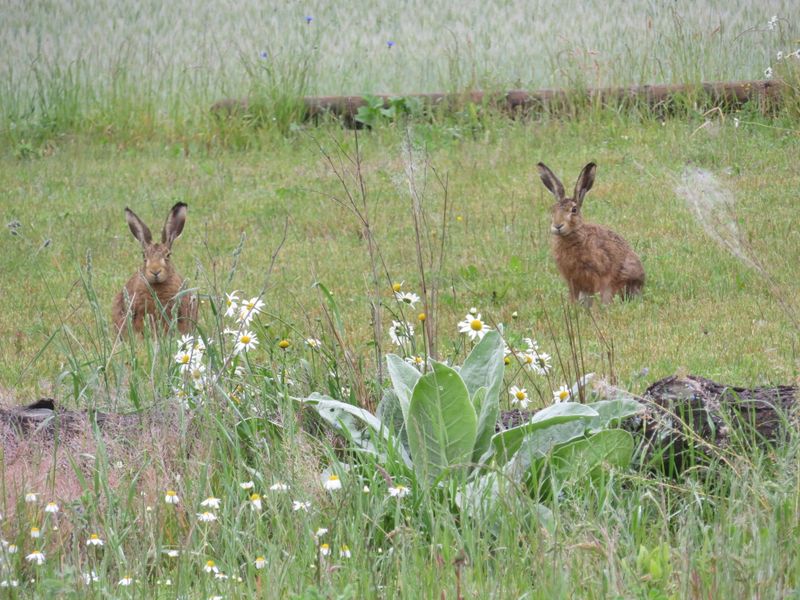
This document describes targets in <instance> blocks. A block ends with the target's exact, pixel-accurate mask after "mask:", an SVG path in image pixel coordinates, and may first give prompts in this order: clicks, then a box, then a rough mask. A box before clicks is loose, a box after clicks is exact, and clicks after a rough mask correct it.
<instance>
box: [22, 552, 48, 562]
mask: <svg viewBox="0 0 800 600" xmlns="http://www.w3.org/2000/svg"><path fill="white" fill-rule="evenodd" d="M25 560H27V561H28V562H30V563H36V564H37V565H42V564H44V552H42V551H41V550H34V551H33V552H31V553H30V554H28V556H26V557H25Z"/></svg>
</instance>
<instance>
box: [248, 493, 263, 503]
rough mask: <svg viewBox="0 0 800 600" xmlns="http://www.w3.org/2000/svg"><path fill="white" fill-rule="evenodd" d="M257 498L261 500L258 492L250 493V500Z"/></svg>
mask: <svg viewBox="0 0 800 600" xmlns="http://www.w3.org/2000/svg"><path fill="white" fill-rule="evenodd" d="M257 500H261V496H259V495H258V494H252V495H251V496H250V502H255V501H257Z"/></svg>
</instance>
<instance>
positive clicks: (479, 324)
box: [469, 319, 483, 331]
mask: <svg viewBox="0 0 800 600" xmlns="http://www.w3.org/2000/svg"><path fill="white" fill-rule="evenodd" d="M469 326H470V327H471V328H472V330H473V331H480V330H481V329H483V321H481V320H480V319H472V321H470V324H469Z"/></svg>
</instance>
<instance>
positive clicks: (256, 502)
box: [250, 494, 261, 510]
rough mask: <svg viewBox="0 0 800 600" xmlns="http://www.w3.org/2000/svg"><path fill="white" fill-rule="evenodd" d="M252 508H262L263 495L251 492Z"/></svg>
mask: <svg viewBox="0 0 800 600" xmlns="http://www.w3.org/2000/svg"><path fill="white" fill-rule="evenodd" d="M250 508H252V509H253V510H261V496H259V495H258V494H250Z"/></svg>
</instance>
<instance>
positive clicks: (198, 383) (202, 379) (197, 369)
mask: <svg viewBox="0 0 800 600" xmlns="http://www.w3.org/2000/svg"><path fill="white" fill-rule="evenodd" d="M189 379H190V380H191V382H192V385H193V386H194V389H196V390H202V389H203V388H204V387H205V386H206V366H205V365H203V364H199V363H198V364H195V365H193V366H192V367H191V368H190V369H189Z"/></svg>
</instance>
